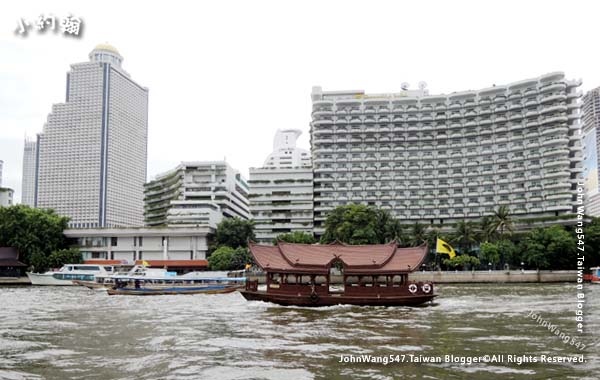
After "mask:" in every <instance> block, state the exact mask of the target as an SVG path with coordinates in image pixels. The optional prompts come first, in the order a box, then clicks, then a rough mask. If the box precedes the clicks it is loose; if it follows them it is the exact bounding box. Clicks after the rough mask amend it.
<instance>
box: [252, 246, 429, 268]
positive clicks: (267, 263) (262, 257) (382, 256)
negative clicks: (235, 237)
mask: <svg viewBox="0 0 600 380" xmlns="http://www.w3.org/2000/svg"><path fill="white" fill-rule="evenodd" d="M249 248H250V252H251V253H252V256H254V260H255V261H256V263H257V265H258V266H260V267H261V268H262V269H263V270H264V271H266V272H280V273H309V274H325V273H328V272H329V270H330V268H331V266H332V265H334V264H335V263H336V262H341V263H342V264H343V267H344V273H345V274H347V275H349V274H373V275H377V274H394V273H409V272H412V271H414V270H415V269H418V268H419V266H420V265H421V263H422V262H423V260H424V259H425V256H426V255H427V245H421V246H419V247H410V248H399V247H398V244H397V243H396V242H391V243H389V244H372V245H348V244H343V243H339V242H335V243H333V244H295V243H285V242H278V243H277V245H275V246H271V245H261V244H255V243H250V244H249Z"/></svg>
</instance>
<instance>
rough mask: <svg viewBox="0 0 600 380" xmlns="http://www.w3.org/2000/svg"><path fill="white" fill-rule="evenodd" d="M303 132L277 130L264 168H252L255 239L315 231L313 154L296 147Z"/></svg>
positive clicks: (269, 238) (265, 241)
mask: <svg viewBox="0 0 600 380" xmlns="http://www.w3.org/2000/svg"><path fill="white" fill-rule="evenodd" d="M301 133H302V132H301V131H299V130H298V129H284V130H278V131H277V133H276V134H275V139H274V141H273V152H272V153H271V154H270V155H269V156H268V157H267V159H266V160H265V162H264V164H263V167H261V168H250V180H249V181H248V182H249V183H250V196H249V198H250V212H251V213H252V217H253V218H254V221H255V226H254V231H255V234H256V240H258V241H259V242H261V243H270V242H272V241H273V239H274V238H276V237H277V235H279V234H284V233H289V232H296V231H299V232H307V233H311V234H312V230H313V172H312V166H311V159H310V153H309V152H308V151H306V150H304V149H300V148H298V147H296V140H297V139H298V137H299V136H300V134H301Z"/></svg>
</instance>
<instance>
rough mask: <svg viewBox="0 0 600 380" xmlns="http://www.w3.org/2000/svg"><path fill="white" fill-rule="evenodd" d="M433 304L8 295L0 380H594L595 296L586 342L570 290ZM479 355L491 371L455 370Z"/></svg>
mask: <svg viewBox="0 0 600 380" xmlns="http://www.w3.org/2000/svg"><path fill="white" fill-rule="evenodd" d="M437 291H438V293H439V294H440V296H439V297H438V299H437V301H436V302H435V303H434V304H433V305H429V306H425V307H416V308H410V307H390V308H385V307H354V306H336V307H326V308H318V309H311V308H297V307H282V306H277V305H273V304H269V303H264V302H247V301H246V300H244V298H243V297H242V296H241V295H240V294H239V293H233V294H225V295H187V296H154V297H135V296H108V295H106V294H105V293H102V292H99V291H93V290H88V289H85V288H81V287H0V379H284V380H297V379H299V380H302V379H485V380H490V379H529V380H531V379H600V344H599V341H600V317H599V316H600V302H599V299H600V285H587V286H586V288H585V293H586V298H585V300H586V302H585V305H586V307H585V309H584V310H585V315H584V318H585V333H583V334H581V333H577V332H576V322H575V319H574V313H575V310H576V302H577V299H576V290H575V285H574V284H510V285H503V284H463V285H450V284H448V285H440V286H438V288H437ZM530 312H533V313H536V314H537V315H539V316H540V318H542V319H543V320H544V321H547V322H548V323H551V324H553V325H555V326H557V327H558V329H559V330H560V331H561V332H563V334H564V335H568V336H569V337H573V338H574V339H575V342H580V343H581V344H580V347H581V345H582V344H585V345H586V348H585V349H583V350H580V349H578V348H577V347H576V346H574V345H571V344H570V341H569V342H565V340H566V339H565V338H564V335H563V339H561V338H560V337H559V336H557V335H555V334H554V333H553V332H551V331H550V330H548V328H547V327H546V326H544V325H542V321H541V320H540V321H539V322H538V321H537V320H536V319H534V318H532V316H531V313H530ZM351 355H353V358H359V357H364V358H371V359H372V360H378V361H379V362H367V363H365V362H363V363H359V362H356V361H354V362H352V361H350V360H351V359H350V356H351ZM411 355H412V357H411ZM447 355H448V357H450V355H455V356H454V359H452V357H450V359H447ZM485 355H490V356H489V358H488V362H479V363H470V364H469V363H461V362H460V361H461V360H462V361H467V360H468V358H473V357H484V356H485ZM493 355H497V356H496V358H497V360H496V361H494V362H491V361H490V360H491V358H493V357H494V356H493ZM500 355H504V356H500ZM579 355H583V357H580V356H579ZM542 357H545V358H556V357H569V358H573V357H574V358H582V359H583V360H584V362H583V363H547V362H546V360H547V359H545V361H543V362H542V361H541V360H542V359H541V358H542ZM386 358H387V361H388V362H387V364H385V362H384V360H385V359H386ZM411 358H412V359H411ZM436 358H439V359H440V360H441V362H438V363H430V362H424V361H425V360H432V359H433V360H435V359H436ZM461 358H462V359H461ZM509 358H510V359H509ZM523 358H525V359H523ZM533 358H535V360H537V362H523V361H525V360H527V359H529V360H530V361H533V360H534V359H533ZM519 359H521V360H519ZM365 360H367V359H365ZM518 361H521V362H522V363H521V364H519V363H518Z"/></svg>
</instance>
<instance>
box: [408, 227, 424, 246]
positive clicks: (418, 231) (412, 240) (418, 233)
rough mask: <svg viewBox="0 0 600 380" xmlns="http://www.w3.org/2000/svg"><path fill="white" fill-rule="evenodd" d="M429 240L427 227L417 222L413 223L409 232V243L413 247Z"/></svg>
mask: <svg viewBox="0 0 600 380" xmlns="http://www.w3.org/2000/svg"><path fill="white" fill-rule="evenodd" d="M426 241H427V227H426V226H425V225H424V224H421V223H419V222H416V223H415V224H413V225H412V227H411V229H410V233H409V238H408V243H409V244H410V246H411V247H418V246H419V245H421V244H423V243H424V242H426Z"/></svg>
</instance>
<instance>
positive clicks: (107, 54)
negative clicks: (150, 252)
mask: <svg viewBox="0 0 600 380" xmlns="http://www.w3.org/2000/svg"><path fill="white" fill-rule="evenodd" d="M89 59H90V61H89V62H85V63H77V64H74V65H71V71H69V73H68V74H67V86H66V100H65V102H64V103H60V104H55V105H53V107H52V113H51V114H50V115H48V120H47V123H46V125H45V126H44V130H43V133H42V134H41V136H40V138H39V140H38V163H37V165H38V178H37V181H36V186H37V188H36V189H35V191H34V192H35V193H36V194H37V197H36V201H37V202H36V203H37V207H42V208H52V209H54V210H56V212H57V213H58V214H60V215H64V216H68V217H69V218H70V227H73V228H95V227H120V226H141V225H143V221H144V219H143V208H144V198H143V197H144V196H143V194H144V192H143V190H144V182H145V181H146V158H147V141H148V89H147V88H145V87H142V86H140V85H139V84H138V83H136V82H135V81H133V80H132V79H131V77H130V75H129V74H128V73H127V72H125V71H124V70H123V68H122V67H121V65H122V61H123V57H122V56H121V54H119V52H118V51H117V50H116V49H115V48H114V47H113V46H110V45H106V44H101V45H98V46H96V47H95V48H94V50H93V51H92V52H91V53H90V54H89Z"/></svg>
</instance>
